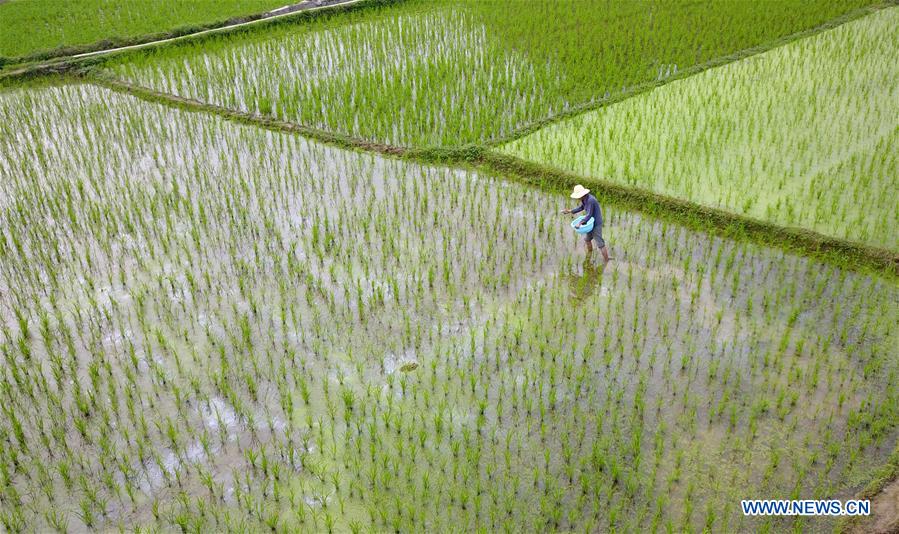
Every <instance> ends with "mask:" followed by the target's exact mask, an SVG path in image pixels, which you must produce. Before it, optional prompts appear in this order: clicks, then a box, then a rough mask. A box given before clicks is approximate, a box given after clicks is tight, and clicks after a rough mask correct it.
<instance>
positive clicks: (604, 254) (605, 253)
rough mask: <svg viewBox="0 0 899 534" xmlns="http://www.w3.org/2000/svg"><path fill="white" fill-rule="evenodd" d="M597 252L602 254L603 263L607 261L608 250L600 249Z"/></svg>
mask: <svg viewBox="0 0 899 534" xmlns="http://www.w3.org/2000/svg"><path fill="white" fill-rule="evenodd" d="M599 251H600V252H602V259H603V261H609V259H610V258H609V249H607V248H606V247H602V248H601V249H599Z"/></svg>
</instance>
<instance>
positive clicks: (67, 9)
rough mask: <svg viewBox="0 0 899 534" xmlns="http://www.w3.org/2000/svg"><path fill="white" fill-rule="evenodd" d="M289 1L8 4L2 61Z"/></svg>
mask: <svg viewBox="0 0 899 534" xmlns="http://www.w3.org/2000/svg"><path fill="white" fill-rule="evenodd" d="M287 3H289V1H288V0H65V1H63V0H7V1H5V2H0V28H2V29H3V30H2V31H0V57H6V58H16V57H22V56H30V55H33V54H37V53H42V52H50V51H52V50H55V49H60V48H72V47H79V46H84V45H90V44H93V43H96V42H98V41H104V40H110V39H112V40H121V39H127V38H132V37H138V36H142V35H147V34H158V33H163V32H167V31H171V30H175V29H179V28H184V27H189V26H194V25H199V24H206V23H211V22H218V21H224V20H228V19H230V18H234V17H240V16H245V15H252V14H256V13H263V12H265V11H269V10H271V9H274V8H278V7H281V6H283V5H285V4H287Z"/></svg>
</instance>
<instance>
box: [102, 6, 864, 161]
mask: <svg viewBox="0 0 899 534" xmlns="http://www.w3.org/2000/svg"><path fill="white" fill-rule="evenodd" d="M870 4H871V2H868V1H862V0H843V1H839V2H832V1H822V0H816V1H796V0H778V1H766V2H761V3H749V2H732V1H729V0H716V1H713V2H702V3H700V2H692V1H688V0H677V1H664V2H660V1H637V2H615V1H608V2H607V1H588V2H556V1H554V0H534V1H530V0H529V1H524V0H517V1H513V2H511V6H512V7H510V2H508V1H492V0H490V1H475V0H471V1H461V2H460V1H453V0H439V1H415V0H414V1H408V2H401V3H392V2H387V3H384V4H383V5H381V6H376V7H373V8H371V9H365V10H359V11H355V12H353V13H349V14H340V15H335V16H332V17H328V18H326V19H319V20H317V21H315V22H313V23H311V24H302V25H295V24H287V25H282V26H279V27H277V28H272V29H271V30H267V31H263V32H254V33H252V34H248V35H245V36H243V38H239V39H235V38H234V36H231V35H227V36H222V37H217V38H214V39H211V40H202V41H196V42H192V43H185V44H183V45H179V46H175V47H166V48H160V49H158V50H155V51H153V52H149V53H143V52H142V53H140V54H135V55H127V56H123V57H121V58H120V59H118V60H116V61H113V62H111V63H108V64H106V65H105V70H106V72H107V75H109V76H113V77H115V78H117V79H122V80H126V81H129V82H131V83H134V84H137V85H140V86H143V87H147V88H150V89H154V90H157V91H161V92H165V93H169V94H174V95H178V96H180V97H186V98H191V99H196V100H200V101H202V102H206V103H210V104H215V105H218V106H223V107H225V108H229V109H235V110H240V111H246V112H252V113H259V114H262V115H265V116H271V117H276V118H278V119H281V120H286V121H290V122H295V123H299V124H303V125H306V126H311V127H315V128H320V129H322V130H326V131H329V132H339V133H343V134H347V135H351V136H353V137H357V138H360V139H365V140H368V141H375V142H381V143H387V144H392V145H402V146H459V145H464V144H467V143H483V142H485V141H487V140H489V139H494V138H498V137H502V136H505V135H508V134H510V133H512V132H514V131H516V130H517V129H518V128H521V127H524V126H527V125H530V124H532V123H534V122H537V121H540V120H542V119H545V118H547V117H550V116H552V115H555V114H558V113H562V112H565V111H567V110H571V109H572V108H575V107H577V106H581V105H585V104H589V103H591V102H596V101H599V100H602V99H603V98H606V97H611V96H613V95H616V94H618V93H620V92H622V91H623V90H627V89H629V88H632V87H634V86H637V85H640V84H645V83H653V82H661V81H664V80H666V79H669V78H673V77H677V76H678V75H679V73H683V72H685V71H688V70H689V69H690V68H692V67H694V66H696V65H702V64H705V63H707V62H714V61H719V60H722V58H726V57H727V56H729V55H732V54H735V53H740V52H743V51H746V50H747V49H751V48H753V47H766V46H771V45H772V43H774V42H777V41H778V40H780V39H785V38H787V37H788V36H790V35H793V34H795V33H797V32H803V31H806V30H810V29H813V28H815V27H818V26H820V25H822V24H828V23H832V22H833V21H834V20H835V19H839V18H840V17H847V16H854V15H857V14H858V13H859V10H860V9H862V8H864V7H865V6H868V5H870ZM724 60H725V61H726V59H724Z"/></svg>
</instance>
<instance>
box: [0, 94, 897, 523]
mask: <svg viewBox="0 0 899 534" xmlns="http://www.w3.org/2000/svg"><path fill="white" fill-rule="evenodd" d="M0 153H2V154H3V156H4V157H2V158H0V258H2V261H0V373H2V374H0V407H2V409H3V415H4V416H3V417H2V418H0V442H2V444H3V446H2V447H0V520H2V524H3V528H4V529H5V530H9V531H16V530H18V529H21V528H24V526H25V525H27V526H28V527H29V528H33V529H35V530H51V529H56V530H60V531H63V530H88V529H96V530H110V529H114V528H116V527H117V526H121V528H124V529H128V530H160V531H171V530H182V531H191V532H193V531H231V530H239V531H280V530H285V531H294V530H312V531H335V532H343V531H368V530H372V531H387V530H391V531H422V530H425V531H451V530H477V529H482V530H486V531H498V530H509V531H520V530H524V529H528V528H531V527H530V526H531V525H540V526H541V527H542V528H544V529H553V530H590V529H610V530H611V529H616V530H628V531H639V530H646V529H649V528H658V529H666V530H670V531H673V530H675V529H677V530H688V529H689V530H701V529H704V528H708V529H711V530H719V529H720V530H725V531H751V530H756V529H759V528H764V527H765V525H766V524H767V525H770V526H769V527H768V528H771V529H777V530H784V529H786V528H790V527H792V526H794V525H795V523H793V522H792V521H789V520H786V519H776V520H772V521H771V522H770V523H764V522H762V521H760V520H758V519H754V518H747V517H743V516H742V515H740V514H737V513H736V512H735V511H734V510H732V507H733V506H736V504H735V503H737V502H738V500H739V499H740V498H747V497H752V496H764V495H770V494H776V495H794V494H798V495H800V496H804V497H807V496H809V495H817V494H820V493H822V492H823V494H826V495H828V496H833V495H846V494H848V492H850V491H851V490H852V489H853V488H854V484H855V482H854V481H856V480H858V479H859V478H862V477H864V476H865V474H866V473H867V472H868V471H869V470H870V469H872V468H874V467H876V466H878V465H879V463H880V462H882V461H883V460H884V458H885V456H886V452H885V451H886V450H887V449H888V445H889V444H891V443H892V442H894V441H895V439H896V436H897V431H896V429H897V423H899V420H897V414H899V409H897V407H899V390H897V384H899V381H897V380H896V378H897V377H896V373H897V369H896V366H895V362H894V361H893V360H894V358H893V357H892V356H893V350H892V349H893V348H894V347H895V346H896V344H897V341H899V339H897V331H896V329H895V328H894V327H895V324H896V322H897V320H899V307H897V305H896V302H897V297H899V289H897V288H896V286H895V284H894V283H892V282H891V281H889V280H884V279H879V278H876V277H874V276H871V275H865V274H859V273H855V272H851V271H847V270H842V269H840V268H838V267H834V266H828V265H822V264H819V263H816V262H814V261H811V260H808V259H806V258H802V257H797V256H793V255H789V254H786V253H784V252H781V251H777V250H772V249H767V248H764V247H759V246H756V245H752V244H749V243H743V242H734V241H729V240H724V239H720V238H715V237H712V236H709V235H705V234H699V233H696V232H692V231H689V230H686V229H684V228H683V227H679V226H676V225H673V224H669V223H665V222H663V221H659V220H655V219H652V218H648V217H646V216H645V215H641V214H637V213H631V212H626V211H620V210H617V209H615V208H614V207H608V208H607V209H606V213H605V215H606V218H607V223H606V224H607V232H608V233H609V240H610V243H612V244H613V245H612V246H613V248H615V252H616V255H617V259H616V261H615V262H612V263H610V264H608V265H607V266H605V268H602V267H601V266H597V265H593V264H592V263H590V262H586V263H581V261H579V260H577V259H572V257H571V246H572V244H573V239H575V238H574V236H573V235H572V234H571V232H570V230H569V229H568V228H567V225H565V224H564V221H563V222H560V223H559V224H554V223H553V221H551V220H548V221H547V222H546V223H545V224H536V225H535V224H533V223H532V220H533V213H555V212H557V211H558V209H559V208H560V207H561V206H563V205H565V199H564V198H562V197H561V196H556V195H551V194H547V193H542V192H539V191H537V190H533V189H528V188H524V187H522V186H518V185H512V184H510V183H506V182H503V181H501V180H498V179H496V178H495V177H492V176H488V175H486V174H484V173H480V172H476V171H472V170H460V169H449V168H442V167H431V166H422V165H418V164H415V163H411V162H408V161H402V160H392V159H384V158H380V157H376V156H373V155H369V154H362V153H355V152H347V151H341V150H337V149H333V148H328V147H324V146H321V145H318V144H315V143H311V142H307V141H305V140H303V139H302V138H299V137H297V136H294V135H287V134H279V133H273V132H267V131H260V130H257V129H254V128H251V127H246V126H239V125H235V124H232V123H228V122H225V121H222V120H220V119H217V118H214V117H208V116H204V115H201V114H193V113H184V112H180V111H176V110H173V109H169V108H165V107H161V106H157V105H153V104H148V103H145V102H142V101H140V100H137V99H132V98H130V97H126V96H122V95H119V94H116V93H112V92H109V91H106V90H104V89H100V88H97V87H94V86H91V85H83V84H73V85H62V86H45V87H34V88H23V89H17V90H7V91H3V92H0ZM509 205H513V206H522V209H520V210H518V209H513V210H509V211H503V207H504V206H509ZM422 206H427V207H428V208H429V209H422ZM435 207H440V209H441V210H443V211H441V214H440V216H439V217H438V219H437V221H436V223H435V221H434V219H433V217H432V215H431V213H432V212H431V210H432V209H434V208H435ZM497 213H499V214H500V215H501V216H502V217H503V220H504V221H505V226H507V227H508V228H503V227H502V226H500V227H497V228H495V229H492V228H491V227H485V225H487V224H491V223H490V222H489V221H493V220H494V218H495V217H496V214H497ZM449 214H451V220H450V215H449ZM529 221H531V222H529ZM487 231H493V236H492V239H485V234H486V232H487ZM737 273H739V274H737ZM47 510H55V511H56V512H55V513H46V511H47ZM807 519H813V520H810V521H807V522H803V523H802V526H803V527H806V526H809V527H810V528H824V527H827V526H829V523H828V522H827V519H825V518H807Z"/></svg>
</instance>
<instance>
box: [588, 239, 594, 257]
mask: <svg viewBox="0 0 899 534" xmlns="http://www.w3.org/2000/svg"><path fill="white" fill-rule="evenodd" d="M591 254H593V242H592V241H587V256H590V255H591Z"/></svg>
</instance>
